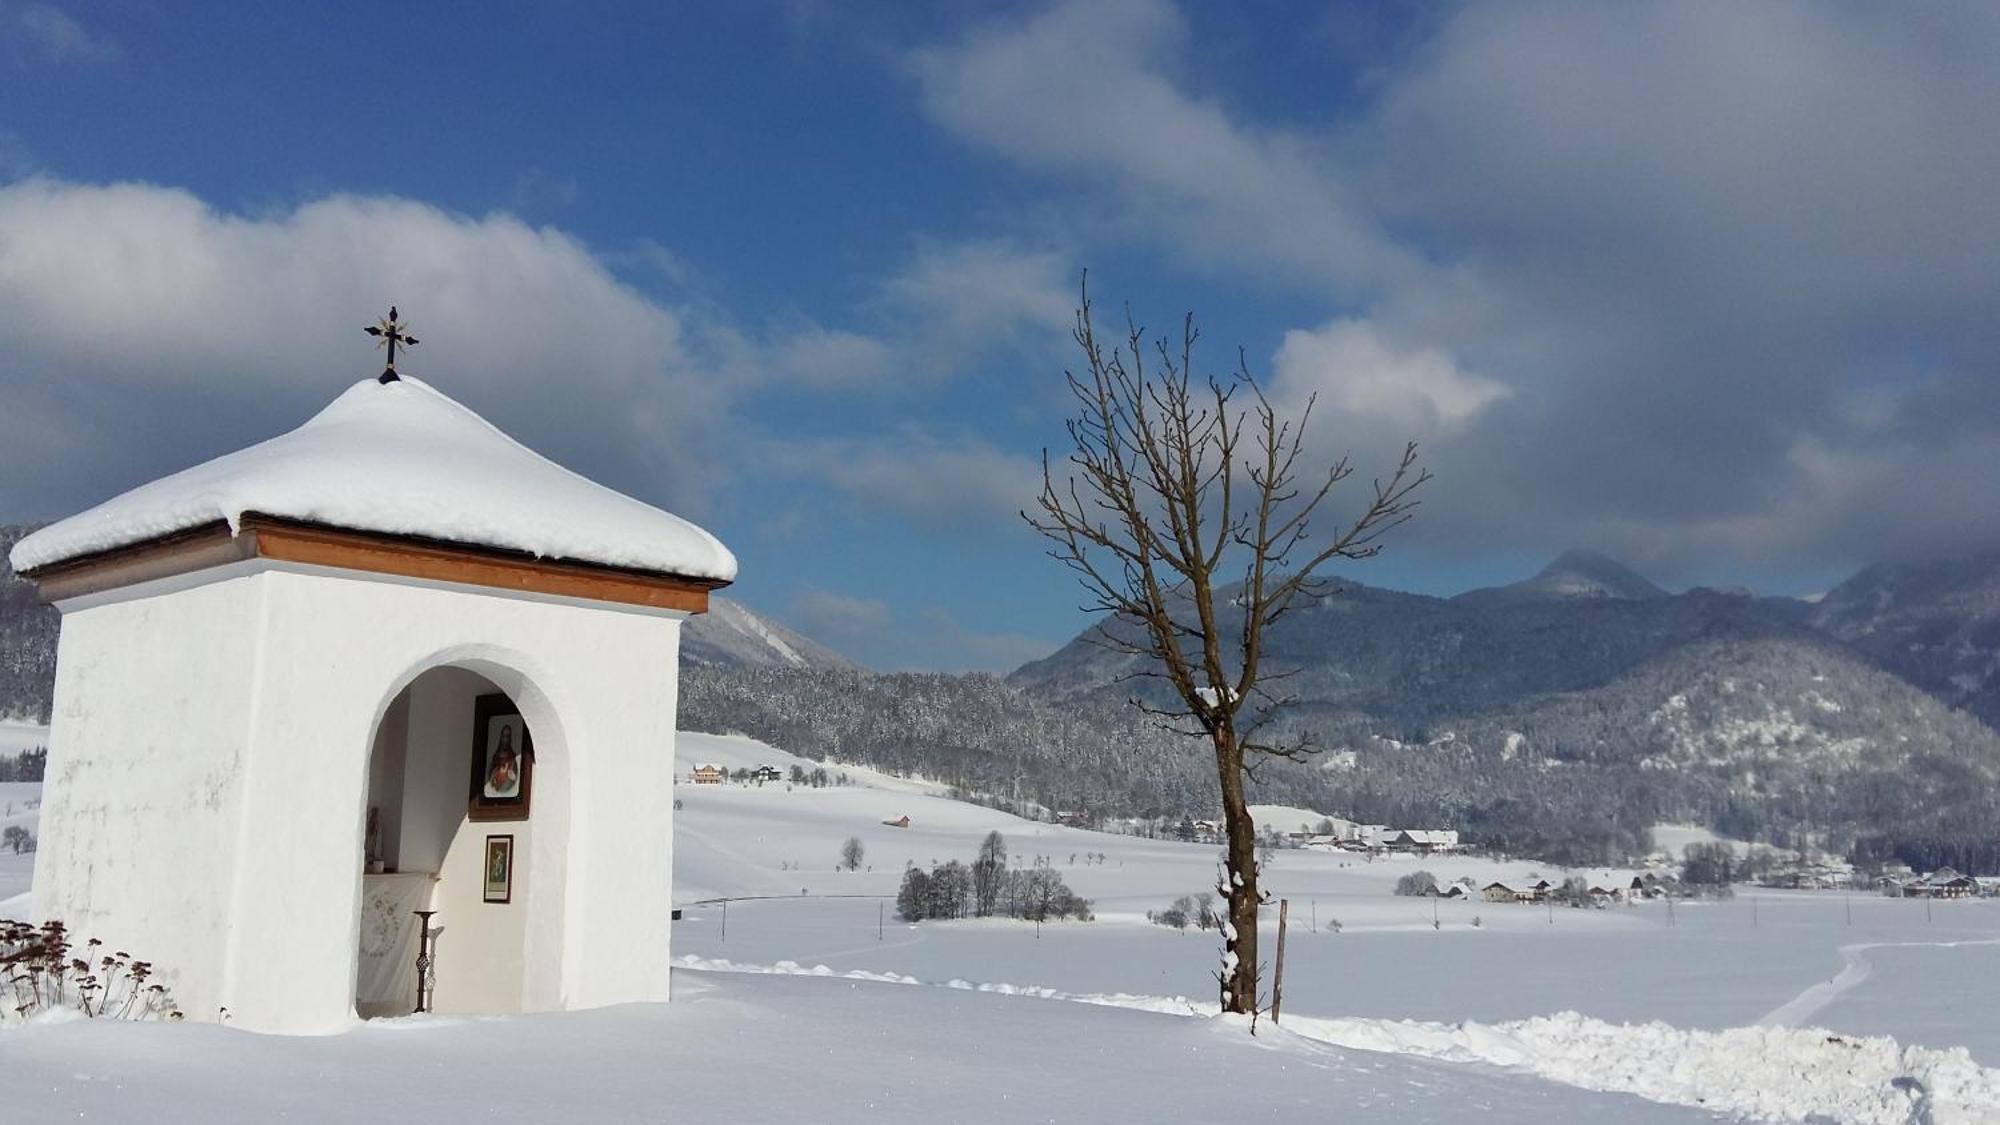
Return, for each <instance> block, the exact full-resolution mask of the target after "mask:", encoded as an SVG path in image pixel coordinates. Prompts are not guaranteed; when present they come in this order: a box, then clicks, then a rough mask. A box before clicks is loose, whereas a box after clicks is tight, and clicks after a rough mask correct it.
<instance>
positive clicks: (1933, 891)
mask: <svg viewBox="0 0 2000 1125" xmlns="http://www.w3.org/2000/svg"><path fill="white" fill-rule="evenodd" d="M1901 888H1902V895H1903V897H1904V898H1972V897H1974V896H1976V895H1978V894H1979V881H1978V880H1977V879H1974V878H1973V877H1972V876H1970V875H1961V874H1959V873H1958V872H1957V871H1956V870H1954V869H1952V868H1950V867H1940V868H1938V869H1937V870H1936V871H1933V872H1931V873H1930V874H1928V875H1924V876H1921V877H1919V878H1915V879H1911V880H1909V881H1907V882H1905V883H1902V884H1901Z"/></svg>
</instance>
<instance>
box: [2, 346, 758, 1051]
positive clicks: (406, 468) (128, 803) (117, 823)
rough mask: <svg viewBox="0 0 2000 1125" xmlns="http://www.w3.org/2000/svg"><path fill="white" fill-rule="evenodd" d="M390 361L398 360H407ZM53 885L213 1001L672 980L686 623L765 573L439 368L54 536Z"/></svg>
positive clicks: (288, 1026)
mask: <svg viewBox="0 0 2000 1125" xmlns="http://www.w3.org/2000/svg"><path fill="white" fill-rule="evenodd" d="M384 380H386V381H384ZM12 562H13V564H14V567H15V569H16V570H18V571H20V572H21V573H22V574H24V575H26V576H27V577H29V578H31V579H33V580H34V581H36V582H37V583H38V584H39V587H40V592H41V595H42V596H43V597H44V598H45V599H47V600H49V601H51V602H53V603H54V604H55V605H57V606H58V607H59V608H60V609H61V610H62V614H63V621H62V636H61V642H60V645H59V649H58V659H57V671H56V688H55V706H54V713H53V716H52V730H51V732H50V747H49V763H48V774H47V783H46V791H45V802H44V805H43V810H42V820H41V823H42V838H41V848H40V851H39V853H38V854H37V857H36V867H35V884H34V899H33V901H34V904H35V909H36V911H37V912H38V914H39V915H40V916H41V917H43V918H53V919H60V920H62V921H63V922H64V923H65V924H66V925H67V926H68V927H69V930H70V933H71V935H72V937H73V938H74V939H75V940H77V941H78V942H81V941H82V940H83V939H85V938H91V937H96V938H101V939H103V940H104V941H105V942H106V943H107V944H108V946H109V947H110V948H115V949H122V950H127V951H129V952H130V953H131V954H132V955H133V956H135V957H139V958H143V959H146V960H149V961H152V962H153V963H154V964H155V966H156V967H157V970H158V976H157V977H156V978H155V979H156V980H158V981H160V982H161V983H164V984H166V985H167V986H168V987H169V988H170V989H171V991H172V994H173V997H174V999H175V1001H176V1002H177V1004H178V1005H179V1007H180V1009H181V1010H182V1011H183V1012H184V1013H186V1014H187V1015H188V1016H189V1017H190V1018H195V1019H227V1020H228V1021H229V1022H230V1023H231V1024H233V1025H237V1026H243V1027H248V1028H252V1029H259V1030H270V1031H284V1032H323V1031H329V1030H335V1029H338V1028H340V1027H342V1026H345V1025H347V1024H348V1023H350V1022H351V1021H352V1020H353V1019H355V1018H356V1015H357V1012H358V1013H359V1014H362V1015H372V1014H400V1013H404V1012H408V1011H410V1010H411V1009H412V1006H413V1005H414V1003H415V1001H416V994H415V989H414V976H415V971H414V965H415V959H416V945H417V941H418V929H419V927H418V926H417V924H416V922H415V919H414V918H413V917H412V914H411V912H412V911H414V910H416V909H419V908H422V909H430V910H435V911H436V914H435V917H434V918H433V919H432V920H431V923H430V924H431V927H432V931H433V932H434V934H435V937H436V960H435V989H434V1007H435V1009H436V1010H439V1011H446V1012H494V1013H500V1012H519V1011H534V1010H551V1009H565V1008H581V1007H591V1006H596V1005H602V1004H610V1003H617V1002H623V1001H640V1000H665V999H666V998H667V992H668V972H667V964H668V957H669V940H670V934H669V921H670V917H671V910H672V907H671V894H672V883H673V808H672V806H673V801H672V793H671V781H672V775H673V765H674V717H675V702H676V700H675V685H676V682H677V672H678V663H679V644H680V623H681V621H682V620H683V619H685V618H686V616H687V615H689V614H692V613H700V612H703V611H704V610H705V609H706V608H707V605H708V597H709V592H710V591H711V590H713V589H715V588H717V587H720V586H723V585H726V584H728V582H729V581H730V580H732V579H733V578H734V577H735V574H736V560H735V558H734V557H733V556H732V555H731V554H730V552H729V551H728V549H727V548H725V547H724V546H723V545H722V544H721V543H720V542H718V541H717V540H716V539H715V538H714V537H712V536H710V535H709V534H708V533H707V532H705V531H703V530H701V529H700V528H698V527H695V526H694V525H693V524H690V523H688V522H686V521H684V520H681V519H679V518H677V517H675V516H672V515H669V514H668V513H666V512H663V511H660V510H658V509H656V508H653V507H650V506H648V505H646V504H643V503H641V502H639V501H637V500H634V499H631V498H630V497H627V496H623V495H621V494H619V493H616V492H613V491H611V490H610V489H607V488H604V487H602V486H600V485H597V484H594V483H592V482H590V481H588V480H585V479H584V478H582V477H580V476H577V475H576V474H574V473H571V472H569V471H568V470H566V469H563V468H561V467H560V466H558V465H555V464H554V463H552V462H550V461H547V460H545V459H544V458H542V457H540V456H538V455H537V454H535V453H533V452H532V451H530V450H528V449H526V448H525V447H523V446H521V445H519V444H517V443H516V442H514V441H513V440H512V439H510V438H508V437H507V436H506V435H504V434H502V433H501V432H500V431H498V430H497V429H495V428H493V427H492V426H491V425H489V424H488V423H486V422H485V421H483V420H482V419H480V418H479V417H478V416H477V415H475V414H474V413H472V412H471V411H470V410H468V409H466V408H465V407H463V406H461V405H459V404H458V403H457V402H455V401H453V400H452V399H450V398H448V397H446V396H445V395H443V394H441V393H440V392H438V391H436V390H434V389H432V388H430V387H429V386H426V385H425V384H423V383H420V382H417V381H415V380H412V379H407V378H406V379H401V380H397V379H395V377H394V375H393V374H390V373H385V375H384V376H383V380H376V379H370V380H368V381H367V382H364V383H360V384H358V385H356V386H354V387H352V388H350V389H349V390H348V391H347V392H346V393H344V394H342V395H341V396H340V397H339V398H338V399H336V400H335V401H334V402H333V403H332V404H331V405H330V406H328V407H327V408H326V409H325V410H323V411H321V412H320V413H319V414H318V415H317V416H315V417H314V418H313V419H312V420H310V421H309V422H307V423H306V424H305V425H303V426H301V427H300V428H298V429H296V430H294V431H292V432H290V433H287V434H284V435H281V436H279V437H276V438H273V439H271V440H269V441H266V442H264V443H262V444H259V445H255V446H252V447H250V448H248V449H244V450H241V451H239V452H236V453H232V454H229V455H227V456H224V457H221V458H218V459H216V460H214V461H210V462H208V463H206V464H203V465H199V466H196V467H195V468H192V469H188V470H186V471H184V472H181V473H178V474H175V475H173V476H169V477H166V478H164V479H162V480H158V481H155V482H153V483H151V484H147V485H144V486H142V487H140V488H136V489H134V490H132V491H130V492H127V493H125V494H123V495H121V496H119V497H117V498H115V499H113V500H110V501H108V502H106V503H104V504H101V505H99V506H98V507H96V508H93V509H91V510H89V511H87V512H84V513H82V514H80V515H77V516H74V517H71V518H70V519H67V520H64V521H62V522H61V523H58V524H55V525H52V526H50V527H48V528H45V529H43V530H41V531H39V532H37V533H35V534H34V535H31V536H29V537H27V538H26V539H23V540H22V541H21V542H20V543H19V544H18V545H16V547H15V549H14V551H13V553H12Z"/></svg>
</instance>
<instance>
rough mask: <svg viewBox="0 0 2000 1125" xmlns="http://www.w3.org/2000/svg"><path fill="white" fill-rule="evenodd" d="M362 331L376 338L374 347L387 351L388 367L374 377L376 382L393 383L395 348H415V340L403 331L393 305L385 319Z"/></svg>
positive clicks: (395, 377)
mask: <svg viewBox="0 0 2000 1125" xmlns="http://www.w3.org/2000/svg"><path fill="white" fill-rule="evenodd" d="M362 331H363V332H366V333H368V334H369V335H370V336H374V337H377V339H376V345H375V346H377V347H382V348H388V349H389V366H387V367H384V368H383V369H382V374H381V375H379V376H377V377H376V381H377V382H381V383H393V382H395V381H396V379H397V375H396V348H397V346H398V345H401V346H402V347H405V348H414V347H416V346H417V338H416V337H415V336H412V335H410V334H409V333H407V332H405V331H403V322H402V321H401V320H400V319H399V318H398V317H397V316H396V306H394V305H390V306H389V315H388V316H387V317H385V318H383V319H382V320H379V321H376V322H375V323H374V324H371V325H369V326H368V327H366V328H363V329H362Z"/></svg>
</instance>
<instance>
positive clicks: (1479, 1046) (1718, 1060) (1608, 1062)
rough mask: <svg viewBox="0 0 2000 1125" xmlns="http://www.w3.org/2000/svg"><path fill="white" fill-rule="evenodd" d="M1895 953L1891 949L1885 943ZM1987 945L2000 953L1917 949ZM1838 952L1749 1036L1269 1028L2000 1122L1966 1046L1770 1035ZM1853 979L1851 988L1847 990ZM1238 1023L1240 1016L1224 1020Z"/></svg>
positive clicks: (1706, 1096) (1106, 998) (1604, 1083)
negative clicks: (1970, 948)
mask: <svg viewBox="0 0 2000 1125" xmlns="http://www.w3.org/2000/svg"><path fill="white" fill-rule="evenodd" d="M1885 944H1886V943H1885ZM1909 944H1932V945H1939V946H1943V945H1990V944H2000V942H1994V941H1976V942H1937V943H1909ZM1879 947H1880V946H1879V945H1859V946H1854V947H1851V949H1852V955H1851V956H1849V951H1848V950H1842V955H1843V957H1846V958H1847V963H1846V964H1845V965H1843V967H1842V970H1841V973H1840V975H1837V976H1836V977H1835V978H1834V979H1833V980H1831V981H1826V982H1823V983H1822V984H1821V985H1816V986H1814V988H1809V989H1807V990H1806V991H1805V992H1804V993H1801V994H1800V996H1799V997H1797V998H1795V999H1794V1000H1793V1001H1792V1002H1791V1003H1789V1004H1786V1005H1784V1006H1782V1007H1780V1008H1779V1009H1778V1010H1777V1011H1775V1012H1773V1013H1771V1016H1767V1017H1765V1021H1764V1022H1761V1023H1760V1024H1759V1025H1757V1026H1753V1027H1738V1028H1730V1029H1727V1030H1724V1031H1694V1030H1685V1029H1681V1028H1675V1027H1671V1026H1669V1025H1667V1024H1664V1023H1658V1022H1653V1023H1645V1024H1636V1025H1635V1024H1612V1023H1607V1022H1605V1021H1603V1020H1597V1019H1592V1018H1589V1017H1587V1016H1582V1015H1579V1014H1577V1013H1575V1012H1560V1013H1557V1014H1556V1015H1552V1016H1538V1017H1535V1018H1533V1019H1526V1020H1513V1021H1509V1022H1505V1023H1495V1024H1482V1023H1474V1022H1470V1021H1467V1022H1462V1023H1437V1022H1425V1021H1418V1020H1385V1019H1360V1018H1322V1017H1312V1016H1296V1015H1295V1016H1293V1017H1292V1018H1291V1019H1288V1020H1286V1021H1285V1022H1284V1024H1283V1025H1282V1027H1281V1029H1278V1030H1276V1034H1275V1035H1273V1029H1269V1028H1267V1029H1266V1032H1265V1033H1266V1035H1273V1038H1275V1039H1276V1040H1277V1041H1278V1042H1280V1043H1282V1042H1283V1041H1284V1039H1285V1038H1287V1037H1295V1038H1296V1039H1298V1040H1303V1041H1306V1043H1307V1045H1308V1047H1309V1049H1314V1050H1317V1049H1320V1047H1322V1046H1332V1047H1342V1048H1348V1049H1353V1050H1364V1051H1377V1052H1384V1053H1390V1054H1399V1055H1406V1056H1414V1057H1419V1058H1426V1059H1433V1060H1437V1061H1440V1062H1450V1063H1475V1064H1483V1065H1488V1066H1497V1067H1503V1068H1506V1069H1509V1070H1516V1071H1521V1072H1525V1073H1528V1074H1532V1075H1535V1076H1536V1077H1539V1078H1541V1079H1544V1080H1546V1081H1551V1082H1556V1083H1560V1084H1562V1085H1566V1086H1574V1087H1577V1088H1579V1089H1587V1090H1598V1091H1604V1092H1611V1093H1624V1094H1632V1095H1635V1096H1638V1097H1641V1098H1645V1099H1647V1100H1649V1101H1656V1102H1662V1103H1666V1104H1669V1105H1683V1106H1689V1107H1693V1108H1699V1109H1703V1110H1707V1111H1710V1112H1718V1113H1723V1114H1728V1115H1733V1116H1739V1117H1745V1118H1752V1119H1756V1120H1761V1121H1772V1122H1797V1123H1807V1122H1848V1123H1852V1125H1908V1123H1910V1122H1917V1121H1921V1122H1925V1123H1926V1125H1958V1123H1961V1122H1964V1123H1970V1122H1986V1123H1991V1122H1994V1121H2000V1070H1993V1069H1989V1068H1987V1067H1983V1066H1980V1065H1979V1064H1978V1063H1976V1062H1974V1061H1973V1060H1972V1057H1971V1055H1970V1054H1969V1053H1968V1052H1967V1051H1966V1050H1965V1049H1964V1048H1962V1047H1955V1048H1951V1049H1949V1050H1933V1049H1931V1048H1927V1047H1914V1046H1912V1047H1904V1046H1901V1045H1899V1044H1898V1043H1897V1042H1896V1041H1895V1040H1894V1039H1891V1038H1888V1037H1886V1036H1869V1037H1861V1036H1841V1035H1830V1034H1828V1033H1827V1032H1825V1031H1823V1030H1820V1029H1817V1028H1799V1027H1791V1026H1786V1025H1783V1024H1781V1023H1777V1022H1772V1020H1773V1017H1783V1018H1785V1019H1803V1018H1805V1017H1806V1016H1809V1015H1810V1014H1812V1013H1813V1012H1817V1011H1819V1010H1820V1009H1821V1008H1823V1007H1825V1005H1827V1004H1829V1003H1832V1002H1833V1000H1834V999H1836V998H1838V997H1839V996H1840V995H1841V994H1842V993H1843V992H1845V991H1847V990H1848V989H1850V988H1852V987H1854V986H1855V985H1856V984H1859V983H1860V982H1861V981H1862V980H1865V979H1867V976H1868V974H1869V972H1870V971H1871V970H1870V967H1869V965H1868V961H1867V959H1866V956H1865V954H1866V952H1867V951H1868V950H1869V949H1872V948H1879ZM674 965H675V967H676V968H681V969H692V970H700V971H707V972H739V973H772V974H781V975H787V976H814V977H830V978H840V979H846V980H867V981H877V982H881V983H886V984H902V985H919V986H928V987H933V988H952V989H961V990H968V991H977V992H992V993H1001V994H1005V995H1014V996H1029V997H1035V998H1039V999H1046V1000H1066V1001H1070V1002H1072V1003H1084V1004H1099V1005H1105V1006H1109V1007H1119V1008H1134V1009H1139V1010H1143V1011H1151V1012H1160V1013H1166V1014H1171V1015H1179V1016H1184V1017H1185V1016H1213V1015H1215V1013H1216V1008H1215V1005H1213V1004H1199V1003H1196V1002H1193V1001H1189V1000H1187V999H1186V998H1184V997H1173V998H1168V997H1160V996H1139V995H1130V994H1116V993H1072V992H1064V991H1061V990H1058V989H1052V988H1043V987H1040V986H1036V985H1011V984H975V983H973V982H970V981H964V980H952V981H946V982H941V983H940V982H928V981H923V980H919V979H918V978H916V977H911V976H905V975H903V974H900V973H882V972H870V971H867V970H851V971H846V972H842V971H837V970H834V969H831V968H828V967H827V966H825V965H815V966H812V967H810V968H808V967H804V966H801V965H799V964H798V963H796V962H791V961H781V962H778V963H777V964H775V965H744V964H738V963H734V962H730V961H724V960H708V959H705V958H701V957H693V956H688V957H679V958H676V959H675V960H674ZM1843 979H1844V982H1843ZM1228 1018H1231V1019H1237V1018H1240V1017H1228Z"/></svg>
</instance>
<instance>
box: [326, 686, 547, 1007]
mask: <svg viewBox="0 0 2000 1125" xmlns="http://www.w3.org/2000/svg"><path fill="white" fill-rule="evenodd" d="M566 758H567V755H566V753H565V752H564V746H563V741H562V731H561V729H560V724H559V723H557V722H556V721H555V719H554V716H553V710H552V708H551V707H550V706H549V704H548V701H547V699H546V698H545V697H544V696H543V695H542V693H541V692H540V691H538V690H536V688H535V686H534V685H533V684H531V683H529V682H528V681H527V679H526V678H525V677H524V676H523V675H522V674H520V673H519V672H518V671H516V670H514V669H513V668H511V667H508V666H506V665H501V664H496V663H494V662H492V661H489V660H473V659H468V660H465V661H462V662H458V663H451V664H441V665H437V666H434V667H430V668H427V669H425V670H424V671H422V672H420V673H418V674H416V675H415V676H413V677H411V678H410V679H409V680H408V682H407V683H406V684H405V685H404V686H402V687H401V688H400V689H399V690H397V691H396V692H395V694H394V695H393V696H392V697H391V698H390V700H389V701H388V703H387V704H386V705H385V706H384V707H383V709H382V711H381V715H380V718H379V719H378V720H377V722H376V724H375V728H374V731H373V733H372V735H371V740H370V745H369V748H368V776H367V800H366V803H365V806H364V807H365V810H366V812H365V817H366V819H365V821H364V823H363V824H362V825H361V826H360V839H359V841H358V844H359V847H360V848H361V851H362V859H363V873H362V876H361V887H360V910H359V918H358V921H357V926H356V931H357V932H356V936H355V974H354V979H355V992H354V995H355V1011H356V1013H357V1014H359V1015H360V1016H362V1017H364V1018H371V1017H378V1016H395V1015H406V1014H408V1013H410V1012H411V1011H413V1010H414V1009H415V1006H416V1002H417V969H416V962H417V956H418V945H419V942H420V941H421V929H420V925H419V923H418V920H417V918H416V916H415V915H414V914H413V912H414V911H416V910H419V909H427V910H432V911H435V912H436V913H435V914H434V915H433V916H432V919H431V929H432V933H433V944H434V958H433V988H432V993H431V1010H433V1011H439V1012H465V1013H511V1012H520V1011H529V1010H535V1009H538V1008H542V1007H548V1006H551V1005H550V998H552V997H558V996H560V994H561V972H562V953H563V951H562V949H561V935H562V932H563V927H562V923H561V919H562V906H563V897H564V885H565V867H566V864H567V859H568V850H569V849H568V815H567V813H568V799H569V779H568V776H567V769H566Z"/></svg>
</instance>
